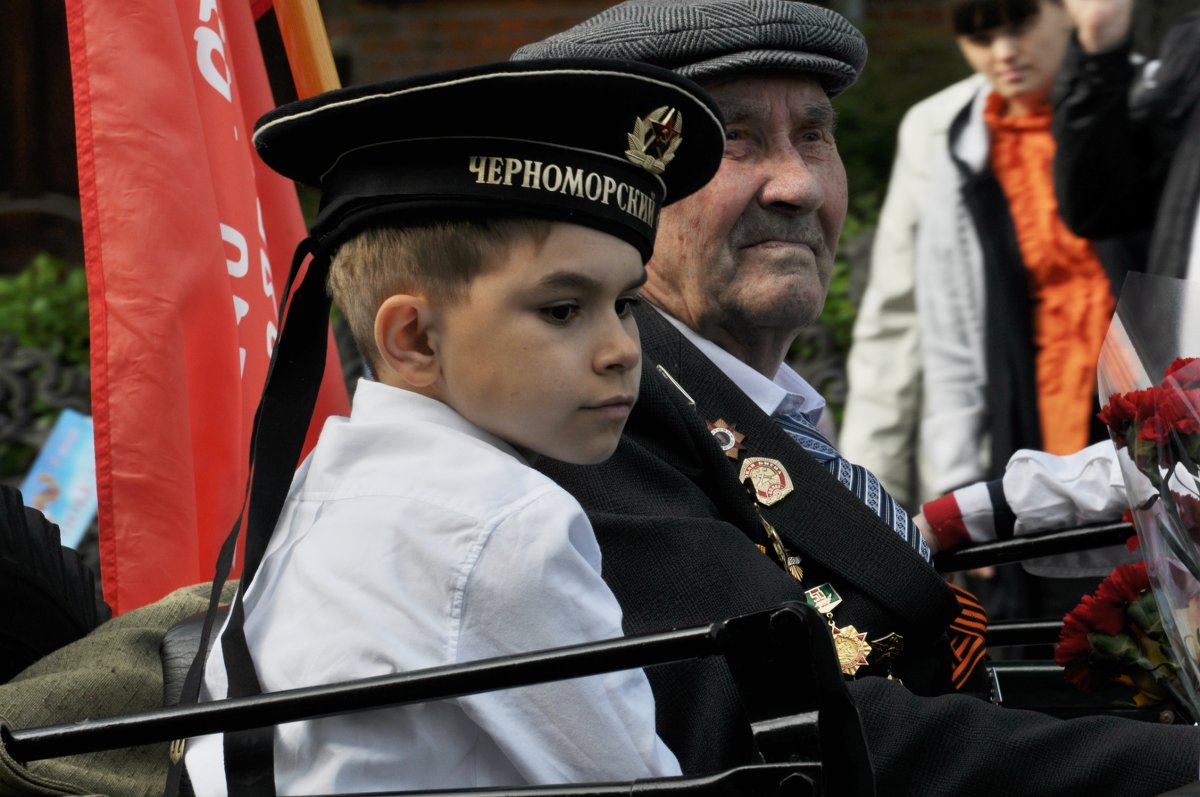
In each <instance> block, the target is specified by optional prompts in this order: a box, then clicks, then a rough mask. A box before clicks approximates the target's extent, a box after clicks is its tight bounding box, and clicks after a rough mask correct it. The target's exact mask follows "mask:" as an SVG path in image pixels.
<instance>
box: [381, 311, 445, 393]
mask: <svg viewBox="0 0 1200 797" xmlns="http://www.w3.org/2000/svg"><path fill="white" fill-rule="evenodd" d="M433 317H434V309H433V306H432V305H431V304H430V303H429V300H428V299H426V298H425V297H424V296H419V295H417V296H414V295H410V294H396V295H393V296H389V297H388V298H387V299H386V300H385V301H384V303H383V304H382V305H381V306H380V308H379V312H377V313H376V314H375V348H376V349H377V350H378V351H379V358H380V365H381V366H383V368H384V369H386V370H390V371H392V372H393V373H395V375H396V376H397V377H399V378H400V380H401V381H402V382H403V383H405V384H406V385H408V386H411V387H415V388H423V387H428V386H430V385H431V384H433V383H434V381H436V380H437V378H438V371H439V363H438V357H437V353H436V351H435V350H434V348H433V346H432V345H431V341H430V334H429V333H430V326H431V325H432V323H433Z"/></svg>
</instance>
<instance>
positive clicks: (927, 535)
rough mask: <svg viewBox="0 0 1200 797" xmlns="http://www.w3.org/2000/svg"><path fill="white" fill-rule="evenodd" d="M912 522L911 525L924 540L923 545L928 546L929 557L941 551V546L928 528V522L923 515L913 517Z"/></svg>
mask: <svg viewBox="0 0 1200 797" xmlns="http://www.w3.org/2000/svg"><path fill="white" fill-rule="evenodd" d="M912 520H913V524H914V525H915V526H916V527H917V531H919V532H921V537H923V538H924V539H925V544H926V545H928V546H929V555H930V556H933V555H934V554H935V553H937V552H938V551H940V550H942V544H941V543H940V542H938V538H937V537H936V536H934V534H933V529H932V528H931V527H930V526H929V521H928V520H926V519H925V515H924V513H922V514H919V515H914V516H913V519H912Z"/></svg>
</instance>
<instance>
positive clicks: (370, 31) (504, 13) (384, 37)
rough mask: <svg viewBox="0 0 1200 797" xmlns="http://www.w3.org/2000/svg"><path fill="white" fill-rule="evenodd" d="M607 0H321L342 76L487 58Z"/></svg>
mask: <svg viewBox="0 0 1200 797" xmlns="http://www.w3.org/2000/svg"><path fill="white" fill-rule="evenodd" d="M609 5H611V2H608V0H453V2H446V0H410V1H409V2H403V1H402V0H391V1H390V2H388V1H387V0H328V1H327V2H323V3H322V4H321V8H322V11H323V12H324V15H325V25H326V28H327V29H328V31H329V38H330V41H331V42H332V44H333V48H334V51H335V53H337V54H338V56H339V59H340V60H341V63H343V64H348V67H349V69H348V71H349V73H350V74H348V75H347V74H344V75H342V80H343V82H344V83H367V82H372V81H376V80H386V79H388V78H393V77H399V76H403V75H408V74H413V73H417V72H423V71H426V70H431V69H445V68H450V67H456V66H466V65H468V64H475V63H483V62H485V61H502V60H505V59H507V58H508V56H509V55H510V54H511V53H512V51H513V50H515V49H517V47H519V46H521V45H522V44H526V43H528V42H531V41H536V40H538V39H542V38H545V37H546V36H549V35H550V34H551V33H555V32H557V31H560V30H563V29H564V28H568V27H570V26H571V25H574V24H575V23H576V22H579V21H580V20H582V19H585V18H586V17H589V16H591V15H592V14H595V13H596V12H597V11H600V10H601V9H603V8H605V7H607V6H609Z"/></svg>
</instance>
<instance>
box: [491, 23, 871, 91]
mask: <svg viewBox="0 0 1200 797" xmlns="http://www.w3.org/2000/svg"><path fill="white" fill-rule="evenodd" d="M581 57H586V58H621V59H627V60H631V61H643V62H645V63H649V64H654V65H656V66H662V67H666V68H668V69H673V70H674V71H676V72H678V73H679V74H681V75H683V76H685V77H689V78H692V79H693V80H699V81H711V80H714V79H717V78H724V77H732V76H735V75H738V74H743V73H746V72H762V71H784V72H803V73H806V74H810V75H813V76H814V77H815V78H817V79H818V80H819V81H820V82H821V85H822V86H823V87H824V89H825V92H826V93H827V94H828V95H829V96H831V97H833V96H835V95H837V94H840V93H841V92H843V91H845V90H846V89H847V88H849V87H850V85H851V84H852V83H854V81H855V80H856V79H857V78H858V73H859V71H860V70H861V69H862V67H863V64H865V63H866V61H867V43H866V41H865V40H864V39H863V35H862V34H861V33H860V32H859V31H858V29H857V28H855V27H854V26H853V25H851V24H850V23H849V22H848V21H846V19H845V18H844V17H843V16H841V15H840V14H838V13H837V12H835V11H830V10H829V9H827V8H821V7H819V6H813V5H809V4H808V3H799V2H789V0H625V2H623V3H618V4H617V5H615V6H613V7H612V8H609V9H606V10H604V11H601V12H600V13H599V14H597V15H595V16H594V17H592V18H591V19H587V20H584V21H583V22H581V23H579V24H578V25H576V26H575V27H573V28H570V29H568V30H565V31H563V32H562V33H558V34H555V35H554V36H551V37H549V38H547V39H543V40H542V41H540V42H534V43H533V44H527V45H525V46H524V47H522V48H520V49H519V50H517V51H516V52H515V53H513V56H512V59H513V60H526V59H530V58H581Z"/></svg>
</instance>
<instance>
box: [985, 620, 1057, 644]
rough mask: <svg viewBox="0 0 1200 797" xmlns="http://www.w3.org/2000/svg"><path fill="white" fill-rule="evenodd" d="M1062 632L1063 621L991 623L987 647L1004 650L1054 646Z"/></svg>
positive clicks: (1006, 621) (989, 624) (1003, 621)
mask: <svg viewBox="0 0 1200 797" xmlns="http://www.w3.org/2000/svg"><path fill="white" fill-rule="evenodd" d="M1061 631H1062V619H1061V618H1059V619H1057V620H1056V619H1046V620H1001V621H999V622H994V623H992V622H989V623H988V630H987V646H988V647H989V648H1002V647H1005V646H1009V645H1047V644H1048V645H1053V644H1056V643H1057V642H1058V636H1059V633H1060V632H1061Z"/></svg>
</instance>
